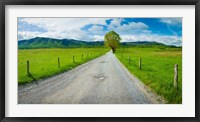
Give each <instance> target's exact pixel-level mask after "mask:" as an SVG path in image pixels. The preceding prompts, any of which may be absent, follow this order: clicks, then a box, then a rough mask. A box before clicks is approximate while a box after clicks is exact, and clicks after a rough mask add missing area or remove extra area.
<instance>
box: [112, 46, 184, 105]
mask: <svg viewBox="0 0 200 122" xmlns="http://www.w3.org/2000/svg"><path fill="white" fill-rule="evenodd" d="M116 56H117V58H118V59H119V60H120V61H121V62H122V63H123V64H124V65H125V67H127V69H128V70H129V71H130V72H131V73H132V74H134V75H135V76H136V77H137V78H138V79H140V80H141V81H142V82H143V83H144V84H145V85H147V86H148V87H149V88H151V89H152V90H153V91H155V92H156V93H157V94H158V95H160V96H163V97H164V98H165V99H166V101H167V103H170V104H171V103H173V104H181V103H182V49H181V48H162V49H159V48H139V47H134V48H120V49H118V50H117V52H116ZM129 56H130V63H129V59H128V57H129ZM139 58H142V68H141V70H140V69H139ZM175 64H178V91H176V90H175V88H174V87H173V80H174V65H175Z"/></svg>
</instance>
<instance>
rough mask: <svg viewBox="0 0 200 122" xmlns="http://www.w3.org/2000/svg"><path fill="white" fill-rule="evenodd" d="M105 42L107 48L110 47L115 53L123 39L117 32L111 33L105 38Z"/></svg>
mask: <svg viewBox="0 0 200 122" xmlns="http://www.w3.org/2000/svg"><path fill="white" fill-rule="evenodd" d="M104 40H105V41H104V44H105V46H107V47H110V48H111V49H112V51H113V53H115V51H116V48H117V47H119V45H120V40H121V38H120V36H119V34H117V33H116V32H115V31H110V32H108V33H107V34H106V35H105V36H104Z"/></svg>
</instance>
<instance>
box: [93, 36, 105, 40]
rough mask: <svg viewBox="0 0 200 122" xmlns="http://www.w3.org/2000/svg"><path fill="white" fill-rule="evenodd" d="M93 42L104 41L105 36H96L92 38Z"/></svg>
mask: <svg viewBox="0 0 200 122" xmlns="http://www.w3.org/2000/svg"><path fill="white" fill-rule="evenodd" d="M91 40H92V41H103V40H104V36H100V35H94V36H92V37H91Z"/></svg>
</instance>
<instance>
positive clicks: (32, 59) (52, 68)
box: [18, 48, 108, 85]
mask: <svg viewBox="0 0 200 122" xmlns="http://www.w3.org/2000/svg"><path fill="white" fill-rule="evenodd" d="M107 51H108V49H104V48H73V49H69V48H68V49H23V50H18V84H19V85H22V84H25V83H29V82H32V81H36V80H39V79H42V78H47V77H50V76H53V75H56V74H58V73H61V72H64V71H67V70H70V69H73V68H74V67H76V66H78V65H80V64H83V63H85V62H87V61H90V60H92V59H94V58H97V57H99V56H101V55H103V54H105V53H106V52H107ZM82 54H83V59H82ZM73 56H74V59H75V62H73ZM58 57H59V60H60V68H59V67H58ZM28 60H29V63H30V75H28V74H27V61H28Z"/></svg>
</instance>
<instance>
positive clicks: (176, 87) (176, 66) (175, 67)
mask: <svg viewBox="0 0 200 122" xmlns="http://www.w3.org/2000/svg"><path fill="white" fill-rule="evenodd" d="M174 88H175V89H176V90H178V64H175V65H174Z"/></svg>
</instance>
